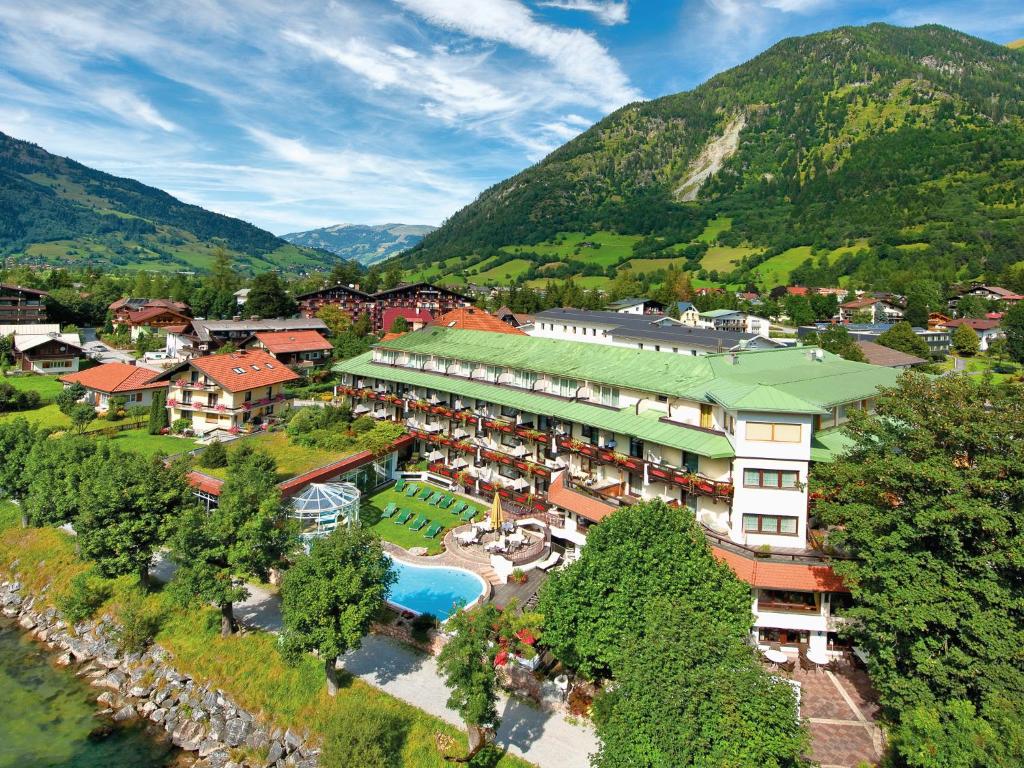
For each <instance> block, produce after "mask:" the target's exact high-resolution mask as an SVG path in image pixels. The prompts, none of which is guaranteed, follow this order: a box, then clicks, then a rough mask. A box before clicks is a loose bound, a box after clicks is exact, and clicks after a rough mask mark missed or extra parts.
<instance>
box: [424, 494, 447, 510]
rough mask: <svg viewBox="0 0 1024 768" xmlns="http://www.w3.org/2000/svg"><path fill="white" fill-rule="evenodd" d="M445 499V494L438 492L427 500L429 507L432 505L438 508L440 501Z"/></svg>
mask: <svg viewBox="0 0 1024 768" xmlns="http://www.w3.org/2000/svg"><path fill="white" fill-rule="evenodd" d="M443 498H444V494H443V493H441V492H440V491H438V492H436V493H435V494H434V495H432V496H431V497H430V498H429V499H427V504H429V505H430V506H432V507H436V506H437V503H438V502H439V501H440V500H441V499H443Z"/></svg>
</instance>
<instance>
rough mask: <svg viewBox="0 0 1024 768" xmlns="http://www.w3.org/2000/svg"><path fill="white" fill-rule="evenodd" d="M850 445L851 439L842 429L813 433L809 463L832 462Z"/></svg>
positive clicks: (851, 443)
mask: <svg viewBox="0 0 1024 768" xmlns="http://www.w3.org/2000/svg"><path fill="white" fill-rule="evenodd" d="M852 445H853V438H852V437H850V435H849V434H847V432H846V430H845V429H843V428H842V427H836V428H834V429H826V430H825V431H823V432H815V433H814V438H813V439H812V440H811V461H825V462H830V461H833V460H834V459H836V458H837V457H838V456H841V455H842V454H844V453H846V451H847V450H848V449H849V448H850V446H852Z"/></svg>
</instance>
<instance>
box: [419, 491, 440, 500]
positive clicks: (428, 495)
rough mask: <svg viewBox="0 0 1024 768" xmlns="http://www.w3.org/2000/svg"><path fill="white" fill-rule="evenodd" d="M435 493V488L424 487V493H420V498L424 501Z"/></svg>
mask: <svg viewBox="0 0 1024 768" xmlns="http://www.w3.org/2000/svg"><path fill="white" fill-rule="evenodd" d="M435 493H436V491H435V490H434V489H433V488H424V489H423V493H421V494H420V498H421V499H423V501H426V500H427V499H429V498H430V497H431V496H433V495H434V494H435Z"/></svg>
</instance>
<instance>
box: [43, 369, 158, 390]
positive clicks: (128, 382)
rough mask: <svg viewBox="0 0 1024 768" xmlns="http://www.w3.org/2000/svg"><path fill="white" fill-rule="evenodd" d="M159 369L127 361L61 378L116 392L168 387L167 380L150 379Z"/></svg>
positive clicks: (91, 387)
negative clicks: (153, 369) (141, 366)
mask: <svg viewBox="0 0 1024 768" xmlns="http://www.w3.org/2000/svg"><path fill="white" fill-rule="evenodd" d="M157 375H159V372H158V371H151V370H150V369H148V368H140V367H138V366H135V365H128V364H127V363H105V364H103V365H98V366H96V367H95V368H88V369H86V370H84V371H78V372H77V373H69V374H68V375H66V376H61V377H60V380H61V381H63V382H66V383H68V384H72V383H74V382H78V383H79V384H81V385H82V386H83V387H85V388H86V389H92V390H96V391H97V392H106V393H107V394H116V393H118V392H138V391H139V390H140V389H159V388H160V387H166V386H167V382H166V381H150V379H152V378H153V377H154V376H157Z"/></svg>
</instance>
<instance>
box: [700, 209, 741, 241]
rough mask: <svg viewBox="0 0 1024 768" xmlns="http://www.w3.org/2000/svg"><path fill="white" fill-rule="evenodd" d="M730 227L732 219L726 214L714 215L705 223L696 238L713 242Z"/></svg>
mask: <svg viewBox="0 0 1024 768" xmlns="http://www.w3.org/2000/svg"><path fill="white" fill-rule="evenodd" d="M730 229H732V219H730V218H729V217H728V216H716V217H715V218H713V219H712V220H711V221H709V222H708V223H707V226H706V227H704V231H703V232H701V233H700V234H699V235H698V236H697V240H698V241H699V242H701V243H709V244H710V243H713V242H715V240H717V239H718V236H719V235H720V234H722V233H723V232H728V231H729V230H730Z"/></svg>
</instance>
